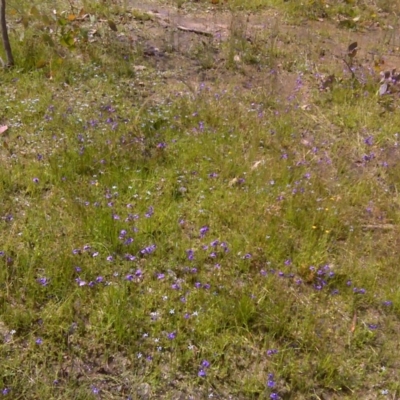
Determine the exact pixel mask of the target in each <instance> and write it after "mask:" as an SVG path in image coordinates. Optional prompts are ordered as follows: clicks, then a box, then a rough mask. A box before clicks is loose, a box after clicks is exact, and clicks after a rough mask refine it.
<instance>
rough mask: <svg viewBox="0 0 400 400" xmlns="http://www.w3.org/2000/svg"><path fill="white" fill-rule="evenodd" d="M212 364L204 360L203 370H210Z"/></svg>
mask: <svg viewBox="0 0 400 400" xmlns="http://www.w3.org/2000/svg"><path fill="white" fill-rule="evenodd" d="M210 365H211V364H210V362H209V361H207V360H203V361H202V362H201V366H202V367H203V368H210Z"/></svg>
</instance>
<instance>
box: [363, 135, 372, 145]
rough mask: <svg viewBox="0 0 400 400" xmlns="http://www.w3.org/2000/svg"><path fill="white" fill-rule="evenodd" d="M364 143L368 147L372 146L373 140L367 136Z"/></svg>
mask: <svg viewBox="0 0 400 400" xmlns="http://www.w3.org/2000/svg"><path fill="white" fill-rule="evenodd" d="M364 143H365V144H367V145H368V146H372V145H373V144H374V138H373V137H372V136H368V137H367V138H365V139H364Z"/></svg>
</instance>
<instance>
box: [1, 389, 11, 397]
mask: <svg viewBox="0 0 400 400" xmlns="http://www.w3.org/2000/svg"><path fill="white" fill-rule="evenodd" d="M10 391H11V390H10V388H4V389H3V390H2V391H1V393H2V394H3V396H7V395H8V394H9V393H10Z"/></svg>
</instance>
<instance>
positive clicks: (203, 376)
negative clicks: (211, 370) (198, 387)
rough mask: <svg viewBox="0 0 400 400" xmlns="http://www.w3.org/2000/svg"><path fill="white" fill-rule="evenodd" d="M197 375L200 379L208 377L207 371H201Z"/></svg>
mask: <svg viewBox="0 0 400 400" xmlns="http://www.w3.org/2000/svg"><path fill="white" fill-rule="evenodd" d="M197 375H198V376H199V377H200V378H205V377H206V376H207V374H206V371H204V369H201V370H200V371H199V373H198V374H197Z"/></svg>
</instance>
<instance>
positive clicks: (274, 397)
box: [269, 392, 279, 400]
mask: <svg viewBox="0 0 400 400" xmlns="http://www.w3.org/2000/svg"><path fill="white" fill-rule="evenodd" d="M269 398H270V399H271V400H279V394H278V393H275V392H274V393H271V394H270V395H269Z"/></svg>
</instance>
